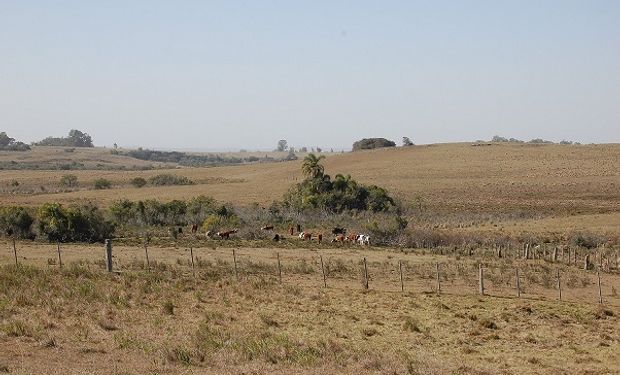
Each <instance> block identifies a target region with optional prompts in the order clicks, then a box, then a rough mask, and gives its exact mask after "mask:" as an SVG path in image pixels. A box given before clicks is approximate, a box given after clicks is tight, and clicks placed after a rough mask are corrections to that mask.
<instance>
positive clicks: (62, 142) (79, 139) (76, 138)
mask: <svg viewBox="0 0 620 375" xmlns="http://www.w3.org/2000/svg"><path fill="white" fill-rule="evenodd" d="M34 145H35V146H61V147H95V146H94V145H93V139H92V138H91V136H90V135H88V134H86V133H83V132H81V131H79V130H76V129H72V130H71V131H69V136H67V137H60V138H56V137H47V138H45V139H43V140H42V141H40V142H37V143H34Z"/></svg>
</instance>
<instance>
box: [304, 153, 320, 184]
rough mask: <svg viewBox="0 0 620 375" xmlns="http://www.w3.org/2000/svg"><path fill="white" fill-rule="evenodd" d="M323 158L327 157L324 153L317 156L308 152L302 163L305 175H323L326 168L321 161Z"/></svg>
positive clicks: (314, 176)
mask: <svg viewBox="0 0 620 375" xmlns="http://www.w3.org/2000/svg"><path fill="white" fill-rule="evenodd" d="M322 159H325V156H324V155H321V156H318V157H317V156H316V155H314V154H308V156H306V157H305V158H304V162H303V163H302V164H301V171H302V173H303V174H304V175H306V176H309V177H312V178H318V177H321V176H323V171H325V168H324V167H323V166H322V165H321V164H320V163H319V162H320V161H321V160H322Z"/></svg>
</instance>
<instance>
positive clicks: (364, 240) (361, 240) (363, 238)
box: [357, 234, 370, 245]
mask: <svg viewBox="0 0 620 375" xmlns="http://www.w3.org/2000/svg"><path fill="white" fill-rule="evenodd" d="M357 243H358V244H360V245H370V236H368V235H367V234H360V235H358V236H357Z"/></svg>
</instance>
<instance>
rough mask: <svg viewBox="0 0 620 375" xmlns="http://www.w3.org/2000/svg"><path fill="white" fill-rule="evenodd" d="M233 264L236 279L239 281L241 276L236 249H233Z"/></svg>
mask: <svg viewBox="0 0 620 375" xmlns="http://www.w3.org/2000/svg"><path fill="white" fill-rule="evenodd" d="M232 253H233V264H234V266H235V279H239V275H238V273H237V254H236V253H235V249H233V252H232Z"/></svg>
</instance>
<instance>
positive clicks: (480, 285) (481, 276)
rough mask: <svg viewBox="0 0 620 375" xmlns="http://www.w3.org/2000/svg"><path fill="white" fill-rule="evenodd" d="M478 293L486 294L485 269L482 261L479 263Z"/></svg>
mask: <svg viewBox="0 0 620 375" xmlns="http://www.w3.org/2000/svg"><path fill="white" fill-rule="evenodd" d="M478 293H479V294H480V295H481V296H484V271H483V269H482V263H478Z"/></svg>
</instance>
